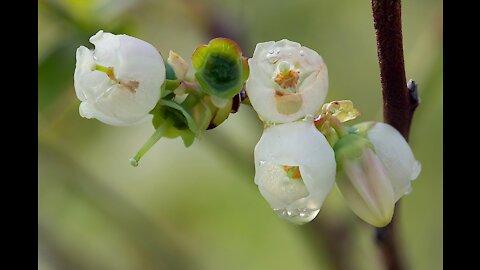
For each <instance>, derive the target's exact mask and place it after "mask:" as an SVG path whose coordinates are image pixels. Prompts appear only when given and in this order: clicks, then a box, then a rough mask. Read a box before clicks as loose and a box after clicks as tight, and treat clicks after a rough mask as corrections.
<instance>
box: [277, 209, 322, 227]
mask: <svg viewBox="0 0 480 270" xmlns="http://www.w3.org/2000/svg"><path fill="white" fill-rule="evenodd" d="M273 211H274V212H275V214H277V215H278V216H279V217H280V218H282V219H285V220H287V221H289V222H291V223H293V224H297V225H302V224H305V223H308V222H310V221H312V220H313V219H314V218H315V217H316V216H317V214H318V212H320V209H316V210H315V209H308V208H300V209H288V210H287V209H284V208H282V209H273Z"/></svg>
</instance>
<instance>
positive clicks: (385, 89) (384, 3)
mask: <svg viewBox="0 0 480 270" xmlns="http://www.w3.org/2000/svg"><path fill="white" fill-rule="evenodd" d="M372 10H373V20H374V27H375V32H376V36H377V53H378V61H379V64H380V78H381V84H382V94H383V117H384V120H385V122H386V123H388V124H390V125H392V126H393V127H395V128H396V129H397V130H398V131H399V132H400V133H401V134H402V135H403V136H404V137H405V139H407V140H408V133H409V131H410V124H411V121H412V116H413V113H414V111H415V108H416V107H417V105H418V94H417V86H416V84H415V82H413V81H411V82H409V85H408V87H407V83H406V76H405V66H404V60H403V42H402V20H401V1H400V0H372ZM398 206H399V204H398V203H397V205H396V211H395V212H396V213H398V210H399V209H398ZM397 220H398V216H394V218H393V219H392V222H391V223H390V224H389V225H388V226H386V227H384V228H378V229H377V234H376V235H377V244H378V247H379V249H380V252H381V254H382V257H383V260H384V263H385V266H386V269H388V270H402V269H405V263H404V260H403V254H401V252H400V247H399V243H398V238H397V233H398V230H397V229H398V228H397V227H396V225H395V224H396V221H397Z"/></svg>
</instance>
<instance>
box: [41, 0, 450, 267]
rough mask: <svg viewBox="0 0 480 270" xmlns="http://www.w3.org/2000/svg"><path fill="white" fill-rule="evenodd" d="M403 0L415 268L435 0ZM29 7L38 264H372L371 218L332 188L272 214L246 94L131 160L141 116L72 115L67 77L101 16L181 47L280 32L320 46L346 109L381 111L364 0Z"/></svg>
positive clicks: (431, 139)
mask: <svg viewBox="0 0 480 270" xmlns="http://www.w3.org/2000/svg"><path fill="white" fill-rule="evenodd" d="M402 2H403V35H404V51H405V61H406V72H407V77H408V78H413V79H415V80H416V81H417V82H418V84H419V87H420V89H419V91H420V97H421V105H420V106H419V107H418V109H417V111H416V113H415V117H414V120H413V126H412V128H411V135H410V144H411V146H412V148H413V151H414V153H415V155H416V157H417V159H418V160H420V161H421V163H422V166H423V170H422V173H421V174H420V176H419V178H418V179H417V180H416V181H415V182H414V184H413V192H412V193H411V194H410V195H409V196H405V197H404V198H403V199H402V203H401V208H400V211H399V213H398V214H399V215H400V223H399V229H400V233H401V234H400V237H401V244H402V246H403V248H404V251H405V256H406V259H407V264H408V266H410V267H411V269H427V270H428V269H442V268H443V264H442V251H443V240H442V232H443V228H442V221H443V216H442V210H443V202H442V190H443V184H442V180H443V175H442V166H443V165H442V160H443V148H442V141H443V135H442V130H443V125H442V120H443V116H442V115H443V81H442V78H443V70H442V69H443V57H442V51H443V49H442V46H443V45H442V43H443V38H442V32H443V30H442V29H443V28H442V27H443V26H442V21H443V17H442V16H443V15H442V14H443V12H442V9H443V4H442V1H440V0H423V1H413V0H404V1H402ZM38 22H39V25H38V83H39V89H38V91H39V92H38V141H39V146H38V167H39V175H38V181H39V185H38V200H39V201H38V202H39V204H38V263H39V269H42V270H43V269H45V270H46V269H69V270H70V269H74V270H76V269H102V270H108V269H114V270H122V269H125V270H127V269H128V270H131V269H140V270H143V269H288V270H290V269H299V270H303V269H327V270H328V269H334V270H343V269H369V270H370V269H372V270H375V269H382V266H381V264H380V263H379V259H380V257H379V254H378V251H377V249H376V247H375V243H374V241H373V237H374V232H373V230H372V228H371V227H370V226H368V225H366V224H365V223H363V222H362V221H361V220H359V219H358V218H356V217H355V215H354V214H353V213H352V212H351V211H350V210H349V209H348V208H347V207H346V205H345V203H344V202H343V200H342V197H341V195H340V194H339V192H338V191H337V190H336V188H334V190H333V192H331V194H330V195H329V197H328V198H327V200H326V201H325V204H324V206H323V208H322V210H321V211H320V214H319V215H318V217H317V218H316V219H315V220H314V222H312V223H311V224H307V225H304V226H296V225H291V224H289V223H286V222H284V221H282V220H280V219H279V218H277V217H276V216H275V214H274V213H273V211H272V210H271V209H270V208H269V206H268V204H267V203H266V201H265V200H264V199H263V198H262V197H261V195H260V193H259V192H258V190H257V188H256V186H255V184H254V183H253V176H254V166H253V149H254V146H255V144H256V142H257V141H258V139H259V138H260V135H261V132H262V126H261V124H260V121H259V120H258V119H257V117H256V114H255V112H254V111H253V110H252V108H251V107H248V106H242V107H241V108H240V111H239V112H238V113H236V114H232V115H231V116H230V117H229V119H228V120H227V121H226V122H225V123H224V124H222V125H221V126H220V127H218V128H217V129H214V130H211V131H208V132H207V133H206V136H205V137H204V138H203V139H202V140H201V141H196V142H195V143H194V145H193V146H192V147H190V148H189V149H185V148H184V146H183V143H182V142H181V140H180V139H176V140H170V139H162V140H161V141H160V142H159V143H157V144H156V145H155V146H154V147H153V148H152V150H151V151H150V152H149V153H148V154H147V155H146V156H145V157H144V158H143V160H142V162H141V164H140V166H139V167H137V168H133V167H132V166H130V165H129V162H128V159H129V157H131V156H132V155H134V154H135V153H136V151H137V150H138V149H139V147H140V146H141V145H142V144H143V143H144V141H145V140H146V139H147V138H148V137H149V136H150V135H151V133H152V132H153V128H152V126H151V125H150V124H148V123H146V124H143V125H141V126H138V127H129V128H119V127H112V126H108V125H104V124H102V123H100V122H99V121H96V120H87V119H84V118H81V117H80V116H79V114H78V106H79V104H80V102H79V101H78V100H77V98H76V96H75V92H74V88H73V72H74V68H75V50H76V48H77V47H78V46H80V45H86V46H88V47H90V48H92V47H93V46H92V45H91V44H89V42H88V38H89V37H90V36H92V35H93V34H95V33H96V32H97V31H98V30H100V29H103V30H105V31H108V32H113V33H115V34H120V33H125V34H129V35H132V36H135V37H138V38H140V39H143V40H146V41H147V42H149V43H151V44H153V45H154V46H155V47H156V48H158V50H159V51H160V52H162V53H163V55H164V56H167V55H168V51H169V50H170V49H173V50H175V51H177V52H178V53H180V54H181V55H183V56H184V58H186V59H188V58H189V57H190V55H191V53H192V52H193V50H194V49H195V47H196V46H197V45H198V44H202V43H207V42H208V41H209V40H210V38H212V37H215V36H220V35H223V36H228V37H232V38H234V39H236V40H237V42H238V43H239V44H240V45H241V46H242V48H243V51H244V55H252V53H253V49H254V47H255V44H256V43H258V42H263V41H268V40H280V39H282V38H288V39H290V40H294V41H297V42H300V43H302V44H303V45H305V46H307V47H310V48H312V49H314V50H316V51H318V52H319V53H320V54H321V55H322V56H323V58H324V60H325V62H326V63H327V65H328V69H329V78H330V89H329V94H328V97H327V101H331V100H334V99H351V100H353V101H354V103H355V105H356V107H357V108H359V109H360V110H361V112H362V113H363V115H362V117H360V119H359V120H355V121H356V122H359V121H365V120H381V119H382V101H381V92H380V82H379V74H378V73H379V68H378V62H377V56H376V46H375V35H374V30H373V22H372V17H371V8H370V1H369V0H361V1H360V0H350V1H333V0H329V1H327V0H295V1H276V0H269V1H266V0H262V1H259V0H198V1H194V0H171V1H153V0H151V1H149V0H118V1H114V0H98V1H93V0H88V1H87V0H64V1H55V0H48V1H47V0H40V1H39V2H38Z"/></svg>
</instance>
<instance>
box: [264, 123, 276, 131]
mask: <svg viewBox="0 0 480 270" xmlns="http://www.w3.org/2000/svg"><path fill="white" fill-rule="evenodd" d="M275 125H276V123H275V122H271V121H264V122H263V128H264V129H266V128H269V127H274V126H275Z"/></svg>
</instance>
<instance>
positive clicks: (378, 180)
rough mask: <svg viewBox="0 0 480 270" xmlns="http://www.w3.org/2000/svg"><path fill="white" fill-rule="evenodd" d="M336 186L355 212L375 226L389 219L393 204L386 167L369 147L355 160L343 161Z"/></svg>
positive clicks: (385, 222) (391, 188)
mask: <svg viewBox="0 0 480 270" xmlns="http://www.w3.org/2000/svg"><path fill="white" fill-rule="evenodd" d="M337 186H338V188H339V189H340V192H341V193H342V195H343V197H344V198H345V200H346V202H347V204H348V206H349V207H350V208H351V209H352V211H353V212H355V214H357V216H359V217H360V218H361V219H363V220H364V221H366V222H368V223H369V224H372V225H374V226H377V227H383V226H385V225H387V224H388V223H390V221H391V219H392V216H393V210H394V206H395V201H394V194H393V187H392V184H391V181H390V179H389V177H388V174H387V172H386V169H385V167H384V166H383V164H382V162H381V161H380V159H379V158H378V157H377V156H376V154H375V153H374V152H373V151H372V150H371V149H369V148H367V149H365V150H364V152H363V154H362V155H361V156H360V157H359V158H357V159H354V160H345V161H343V168H342V172H341V173H339V174H338V177H337Z"/></svg>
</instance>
